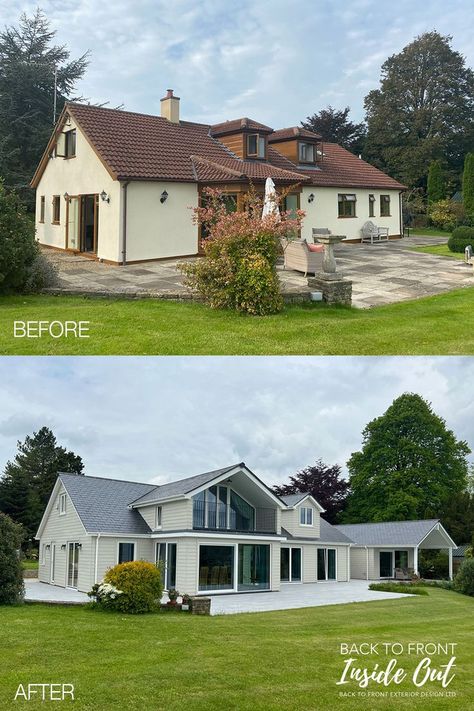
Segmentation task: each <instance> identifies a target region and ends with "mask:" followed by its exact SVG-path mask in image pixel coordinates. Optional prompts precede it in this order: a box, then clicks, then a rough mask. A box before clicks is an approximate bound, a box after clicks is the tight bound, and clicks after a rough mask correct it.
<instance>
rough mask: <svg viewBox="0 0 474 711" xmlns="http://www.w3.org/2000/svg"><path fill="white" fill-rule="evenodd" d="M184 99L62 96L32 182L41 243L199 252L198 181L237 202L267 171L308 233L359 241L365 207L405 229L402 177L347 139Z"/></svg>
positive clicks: (97, 250)
mask: <svg viewBox="0 0 474 711" xmlns="http://www.w3.org/2000/svg"><path fill="white" fill-rule="evenodd" d="M179 101H180V100H179V99H178V97H176V96H174V95H173V92H172V90H168V92H167V95H166V96H165V97H164V98H163V99H162V100H161V107H162V111H161V116H149V115H146V114H139V113H132V112H129V111H120V110H116V109H106V108H98V107H95V106H88V105H83V104H74V103H69V104H66V106H65V108H64V110H63V111H62V113H61V116H60V117H59V119H58V122H57V125H56V127H55V129H54V132H53V135H52V136H51V139H50V141H49V143H48V146H47V147H46V150H45V152H44V154H43V157H42V159H41V161H40V164H39V166H38V168H37V170H36V172H35V175H34V176H33V179H32V182H31V185H32V187H34V188H35V189H36V235H37V239H38V241H39V242H40V243H41V244H43V245H45V246H48V247H52V248H56V249H65V250H70V251H72V252H80V253H82V254H84V255H88V256H90V257H92V258H97V259H100V260H103V261H105V262H110V263H113V264H128V263H134V262H141V261H148V260H155V259H164V258H170V257H182V256H189V255H196V254H199V252H200V250H201V246H202V239H204V238H205V234H202V233H201V231H200V228H199V227H198V226H197V225H196V224H194V223H193V219H192V218H193V214H192V208H193V207H196V206H197V205H199V204H200V203H201V201H202V193H203V190H204V189H205V188H207V187H216V188H219V189H220V190H221V191H222V192H224V193H226V194H227V195H228V201H227V202H228V204H229V209H240V208H241V205H242V196H243V194H244V193H245V192H246V191H248V189H249V186H250V184H251V183H252V184H253V185H254V186H255V188H256V189H257V190H261V191H263V187H264V183H265V180H266V178H267V177H270V178H272V179H273V180H274V182H275V184H276V186H277V189H283V188H285V189H288V188H291V192H290V194H289V195H288V196H287V198H286V201H285V205H284V208H285V209H288V210H294V209H297V208H301V209H302V210H304V211H305V212H306V217H305V219H304V223H303V227H302V235H301V236H302V237H303V238H305V239H308V240H312V229H313V228H315V227H316V228H318V227H319V228H328V229H329V230H331V232H332V233H333V234H342V235H345V236H346V238H347V239H348V240H353V241H359V240H360V237H361V228H362V226H363V224H364V223H365V222H366V221H367V220H369V219H370V220H372V221H373V222H375V223H376V224H377V226H379V227H385V228H388V231H389V234H390V236H392V237H397V236H400V235H401V234H402V224H401V193H402V191H403V189H404V186H403V185H401V184H400V183H398V182H397V181H396V180H393V179H392V178H390V177H389V176H387V175H385V174H384V173H382V172H381V171H379V170H377V169H376V168H374V167H373V166H371V165H369V164H368V163H366V162H365V161H363V160H361V159H359V158H357V157H356V156H354V155H352V154H351V153H349V152H348V151H346V150H344V149H343V148H341V147H340V146H337V145H336V144H331V143H323V142H322V140H321V137H320V136H318V135H317V134H315V133H312V132H311V131H307V130H305V129H303V128H296V127H291V128H287V129H282V130H277V131H274V130H273V129H272V128H270V127H269V126H265V125H264V124H261V123H258V122H257V121H253V120H251V119H248V118H243V119H237V120H233V121H226V122H224V123H220V124H214V125H210V124H198V123H192V122H189V121H183V120H181V118H180V109H179Z"/></svg>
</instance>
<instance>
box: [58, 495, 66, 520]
mask: <svg viewBox="0 0 474 711" xmlns="http://www.w3.org/2000/svg"><path fill="white" fill-rule="evenodd" d="M66 499H67V496H66V494H60V495H59V515H60V516H64V514H65V513H66Z"/></svg>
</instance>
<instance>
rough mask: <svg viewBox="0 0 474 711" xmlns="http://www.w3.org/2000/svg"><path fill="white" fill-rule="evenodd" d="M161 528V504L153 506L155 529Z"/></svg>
mask: <svg viewBox="0 0 474 711" xmlns="http://www.w3.org/2000/svg"><path fill="white" fill-rule="evenodd" d="M156 528H161V506H155V529H156Z"/></svg>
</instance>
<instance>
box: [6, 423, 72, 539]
mask: <svg viewBox="0 0 474 711" xmlns="http://www.w3.org/2000/svg"><path fill="white" fill-rule="evenodd" d="M17 446H18V452H17V454H16V456H15V459H14V460H13V461H12V462H11V461H9V462H7V464H6V466H5V470H4V473H3V476H2V478H1V479H0V511H2V512H3V513H6V514H8V515H9V516H10V517H11V518H12V519H13V520H14V521H16V522H17V523H21V524H23V526H24V527H25V529H26V531H27V533H28V535H29V537H32V536H34V534H35V533H36V530H37V528H38V525H39V522H40V520H41V516H42V515H43V511H44V509H45V507H46V504H47V503H48V499H49V497H50V494H51V491H52V490H53V486H54V483H55V481H56V478H57V475H58V472H70V473H72V474H78V475H79V474H82V473H83V469H84V465H83V463H82V459H81V457H80V456H78V455H76V454H74V452H71V451H68V450H66V449H65V448H64V447H61V446H60V445H58V443H57V441H56V437H55V436H54V434H53V433H52V431H51V430H50V429H49V428H48V427H42V428H41V429H40V430H39V431H38V432H34V433H33V435H31V436H30V435H28V436H27V437H26V438H25V441H24V442H18V445H17Z"/></svg>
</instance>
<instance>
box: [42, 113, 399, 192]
mask: <svg viewBox="0 0 474 711" xmlns="http://www.w3.org/2000/svg"><path fill="white" fill-rule="evenodd" d="M66 111H68V112H69V113H70V114H71V115H72V117H73V118H74V120H75V121H76V122H77V124H78V125H79V127H80V129H81V130H82V131H83V132H84V134H85V136H86V137H87V139H88V140H89V142H90V143H91V145H92V146H93V148H94V150H95V152H96V153H97V155H98V156H99V158H100V160H101V161H102V162H103V163H104V165H105V166H106V168H107V169H108V170H109V172H110V173H111V175H112V176H113V177H114V178H115V179H117V180H166V181H174V182H190V183H191V182H193V183H195V182H199V183H204V184H211V185H212V184H213V183H222V182H227V183H229V182H244V183H248V182H249V181H252V182H255V183H259V182H260V183H261V182H264V181H265V180H266V179H267V178H272V179H273V180H274V181H275V183H276V184H277V185H295V184H298V183H304V184H306V185H314V186H328V187H329V186H331V187H341V188H342V187H353V188H356V187H368V188H382V189H395V190H402V189H403V188H404V186H403V185H401V183H399V182H397V181H396V180H393V178H390V177H389V176H388V175H385V173H382V172H381V171H380V170H377V168H374V167H373V166H371V165H369V164H368V163H366V162H365V161H362V160H360V159H359V158H357V157H356V156H354V155H353V154H352V153H349V152H348V151H346V150H345V149H344V148H341V147H340V146H338V145H336V144H334V143H324V144H323V153H324V155H323V160H322V161H321V163H319V164H318V166H317V167H315V168H312V169H311V168H308V167H304V168H303V167H300V166H297V165H296V164H294V163H293V162H291V161H290V160H289V159H288V158H286V157H285V156H283V155H282V154H281V153H279V152H278V151H277V150H276V149H275V148H274V147H273V146H272V145H271V143H270V144H269V146H268V149H267V160H266V161H262V160H242V159H241V158H239V157H237V156H236V155H235V154H234V153H232V152H231V151H230V149H229V148H227V146H225V145H224V144H223V143H221V142H220V141H219V140H218V138H216V137H215V136H214V135H213V133H212V132H214V133H215V132H216V131H217V133H219V135H223V133H227V132H230V131H233V130H236V129H237V130H240V129H241V128H242V126H244V129H248V128H250V129H252V128H255V129H256V130H260V131H262V132H265V131H266V132H267V133H268V132H270V131H271V130H272V129H271V128H270V127H269V126H265V125H264V124H260V123H258V122H257V121H253V120H252V119H247V118H245V119H236V120H235V121H227V122H224V123H222V124H215V125H214V126H210V125H209V124H200V123H193V122H191V121H180V122H179V123H178V124H176V123H172V122H170V121H168V120H167V119H165V118H162V117H161V116H151V115H148V114H140V113H134V112H131V111H121V110H118V109H107V108H104V107H98V106H88V105H87V104H76V103H67V104H66V107H65V112H66ZM295 130H297V131H298V135H301V136H308V137H309V136H311V137H314V136H316V134H313V133H312V132H311V131H307V129H303V128H299V127H290V128H286V129H281V130H279V131H274V132H273V133H270V135H269V140H270V141H272V140H274V138H275V136H276V137H277V138H278V136H280V137H281V136H287V137H288V136H289V135H290V134H291V132H294V131H295ZM52 141H53V139H51V142H50V144H49V145H48V148H47V149H46V151H45V153H44V155H43V158H42V160H41V162H40V165H39V166H38V168H37V170H36V172H35V175H34V176H33V179H32V181H31V185H32V186H33V187H36V186H37V185H38V182H39V180H40V178H41V174H42V171H43V170H44V167H45V165H46V164H47V161H48V155H49V152H50V151H51V146H52V145H53V143H52Z"/></svg>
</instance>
